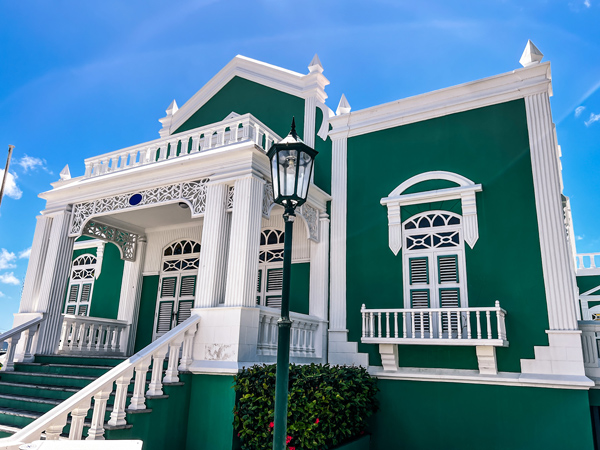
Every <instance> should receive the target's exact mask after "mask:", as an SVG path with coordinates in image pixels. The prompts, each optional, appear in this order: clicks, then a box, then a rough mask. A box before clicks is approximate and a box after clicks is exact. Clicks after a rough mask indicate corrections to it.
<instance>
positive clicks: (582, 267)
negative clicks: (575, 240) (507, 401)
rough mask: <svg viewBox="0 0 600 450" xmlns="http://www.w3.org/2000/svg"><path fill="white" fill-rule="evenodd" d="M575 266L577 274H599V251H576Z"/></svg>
mask: <svg viewBox="0 0 600 450" xmlns="http://www.w3.org/2000/svg"><path fill="white" fill-rule="evenodd" d="M596 262H598V264H596ZM575 268H576V269H577V275H600V253H578V254H577V256H576V258H575Z"/></svg>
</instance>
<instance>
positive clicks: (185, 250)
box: [163, 239, 200, 256]
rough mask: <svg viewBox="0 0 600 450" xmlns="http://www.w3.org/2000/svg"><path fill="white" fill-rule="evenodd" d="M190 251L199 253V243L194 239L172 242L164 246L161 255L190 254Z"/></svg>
mask: <svg viewBox="0 0 600 450" xmlns="http://www.w3.org/2000/svg"><path fill="white" fill-rule="evenodd" d="M192 253H200V244H198V243H197V242H196V241H191V240H187V239H185V240H182V241H177V242H173V243H172V244H171V245H169V246H168V247H166V248H165V250H164V252H163V256H177V255H190V254H192Z"/></svg>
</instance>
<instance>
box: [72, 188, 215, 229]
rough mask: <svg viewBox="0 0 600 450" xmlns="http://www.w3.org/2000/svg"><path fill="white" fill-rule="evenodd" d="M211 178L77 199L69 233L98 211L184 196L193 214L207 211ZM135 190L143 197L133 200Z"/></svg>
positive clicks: (158, 202) (144, 204) (149, 203)
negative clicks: (91, 198)
mask: <svg viewBox="0 0 600 450" xmlns="http://www.w3.org/2000/svg"><path fill="white" fill-rule="evenodd" d="M208 181H209V180H208V178H204V179H201V180H196V181H188V182H184V183H177V184H170V185H167V186H160V187H157V188H152V189H145V190H143V191H139V192H130V193H126V194H118V195H113V196H112V197H104V198H100V199H97V200H94V201H92V202H83V203H76V204H75V205H73V214H72V219H71V228H70V231H69V236H80V235H81V234H82V229H83V227H84V224H85V223H86V222H87V221H88V220H89V219H90V218H91V217H93V216H95V215H98V214H105V213H109V212H113V211H121V210H125V209H134V208H139V207H142V206H148V205H158V204H161V203H173V202H177V201H182V200H185V201H187V202H188V203H189V204H190V209H191V213H192V217H197V216H199V215H200V214H203V213H204V209H205V207H206V183H207V182H208ZM136 194H137V195H139V196H140V197H141V199H140V200H139V201H138V202H136V203H134V204H132V202H131V199H132V196H134V195H136Z"/></svg>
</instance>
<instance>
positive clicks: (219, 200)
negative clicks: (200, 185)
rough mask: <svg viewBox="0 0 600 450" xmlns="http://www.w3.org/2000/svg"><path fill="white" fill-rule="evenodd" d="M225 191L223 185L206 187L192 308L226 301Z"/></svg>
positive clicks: (226, 223)
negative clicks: (198, 262)
mask: <svg viewBox="0 0 600 450" xmlns="http://www.w3.org/2000/svg"><path fill="white" fill-rule="evenodd" d="M227 189H228V188H227V185H226V184H223V183H215V184H209V185H208V186H207V188H206V209H205V210H204V223H203V224H202V247H201V250H200V268H199V270H198V283H197V284H196V304H195V308H210V307H214V306H217V305H218V304H219V303H223V302H224V300H225V276H226V270H227V245H228V240H229V219H228V217H227Z"/></svg>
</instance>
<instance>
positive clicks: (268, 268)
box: [256, 228, 285, 308]
mask: <svg viewBox="0 0 600 450" xmlns="http://www.w3.org/2000/svg"><path fill="white" fill-rule="evenodd" d="M284 237H285V236H284V232H283V230H279V229H277V228H264V229H263V230H262V231H261V233H260V250H259V254H258V279H257V282H256V304H257V305H263V306H268V307H271V308H281V290H282V288H283V244H284Z"/></svg>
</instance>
